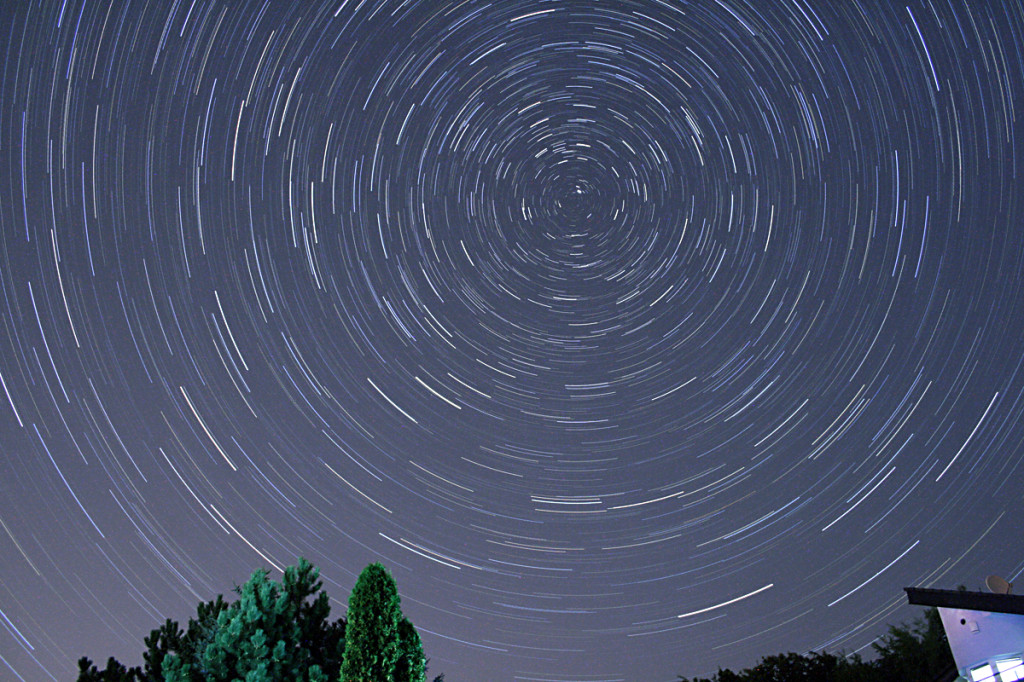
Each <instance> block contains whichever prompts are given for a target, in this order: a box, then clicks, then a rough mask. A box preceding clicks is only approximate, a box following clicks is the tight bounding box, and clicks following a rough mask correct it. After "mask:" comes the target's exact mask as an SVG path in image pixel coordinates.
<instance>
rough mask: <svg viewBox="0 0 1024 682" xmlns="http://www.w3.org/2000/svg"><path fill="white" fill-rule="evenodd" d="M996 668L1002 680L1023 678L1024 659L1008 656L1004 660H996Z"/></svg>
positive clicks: (1009, 680)
mask: <svg viewBox="0 0 1024 682" xmlns="http://www.w3.org/2000/svg"><path fill="white" fill-rule="evenodd" d="M996 670H998V671H999V679H1000V680H1002V682H1011V681H1012V680H1024V661H1021V659H1019V658H1008V659H1006V660H1005V661H996Z"/></svg>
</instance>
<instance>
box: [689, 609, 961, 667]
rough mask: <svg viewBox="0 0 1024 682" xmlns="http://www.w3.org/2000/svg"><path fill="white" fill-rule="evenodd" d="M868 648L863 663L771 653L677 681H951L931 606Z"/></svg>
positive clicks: (943, 641)
mask: <svg viewBox="0 0 1024 682" xmlns="http://www.w3.org/2000/svg"><path fill="white" fill-rule="evenodd" d="M872 646H873V648H874V649H875V653H877V654H878V657H877V658H876V659H874V660H872V661H863V660H861V659H860V657H859V656H850V657H847V656H841V655H837V654H829V653H816V652H813V651H812V652H810V653H809V654H796V653H788V654H776V655H774V656H765V657H764V658H762V659H761V661H760V662H759V663H758V664H757V665H755V666H754V667H753V668H747V669H745V670H741V671H740V672H738V673H736V672H733V671H731V670H719V671H718V672H717V673H715V674H714V675H712V676H711V677H710V678H705V677H696V678H692V679H690V678H686V677H682V676H680V677H679V679H680V680H682V681H683V682H902V681H904V680H921V681H922V682H931V681H932V680H940V679H944V678H946V677H948V679H953V677H956V674H955V668H956V665H955V664H954V663H953V655H952V653H951V652H950V650H949V643H948V642H947V641H946V634H945V631H944V630H943V629H942V621H941V620H940V618H939V612H938V610H937V609H935V608H931V609H928V610H927V612H926V613H925V615H924V617H923V618H917V619H915V620H914V621H913V622H911V623H910V624H909V625H899V626H889V631H888V633H887V634H885V635H883V636H882V637H881V638H880V640H879V641H878V642H876V643H874V644H873V645H872ZM950 675H952V676H950Z"/></svg>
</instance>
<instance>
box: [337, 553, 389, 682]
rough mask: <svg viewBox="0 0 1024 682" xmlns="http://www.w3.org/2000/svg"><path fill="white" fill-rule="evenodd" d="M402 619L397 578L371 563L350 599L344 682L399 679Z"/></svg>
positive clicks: (380, 566) (365, 569)
mask: <svg viewBox="0 0 1024 682" xmlns="http://www.w3.org/2000/svg"><path fill="white" fill-rule="evenodd" d="M401 619H402V610H401V601H400V600H399V597H398V587H397V585H396V584H395V579H394V578H393V577H392V576H391V574H390V573H389V572H388V570H387V569H386V568H384V566H382V565H381V564H379V563H374V564H370V565H369V566H367V567H366V568H364V569H363V572H362V573H360V574H359V578H358V579H357V580H356V585H355V587H354V588H352V594H351V595H350V596H349V600H348V624H347V630H346V637H345V658H344V661H343V662H342V666H341V680H342V682H396V681H395V666H396V664H397V663H398V660H399V623H400V622H401Z"/></svg>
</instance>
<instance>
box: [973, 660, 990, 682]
mask: <svg viewBox="0 0 1024 682" xmlns="http://www.w3.org/2000/svg"><path fill="white" fill-rule="evenodd" d="M993 675H994V673H993V672H992V666H990V665H989V664H988V663H986V664H985V665H979V666H978V667H977V668H971V682H982V680H991V679H992V677H993Z"/></svg>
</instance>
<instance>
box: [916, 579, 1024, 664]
mask: <svg viewBox="0 0 1024 682" xmlns="http://www.w3.org/2000/svg"><path fill="white" fill-rule="evenodd" d="M1006 589H1007V591H1008V590H1009V586H1008V585H1007V588H1006ZM904 590H905V591H906V593H907V598H908V599H909V601H910V603H911V604H917V605H920V606H935V607H937V608H938V610H939V616H940V617H941V618H942V627H943V628H944V629H945V631H946V639H947V640H948V641H949V648H950V649H951V650H952V652H953V659H954V660H955V661H956V667H957V669H958V672H959V674H960V676H959V677H958V678H956V680H957V682H1010V681H1011V680H1024V596H1020V595H1014V594H989V593H987V592H968V591H966V590H933V589H926V588H923V587H907V588H904Z"/></svg>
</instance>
